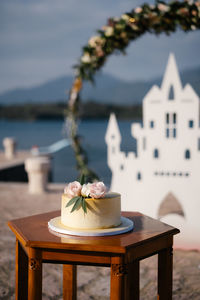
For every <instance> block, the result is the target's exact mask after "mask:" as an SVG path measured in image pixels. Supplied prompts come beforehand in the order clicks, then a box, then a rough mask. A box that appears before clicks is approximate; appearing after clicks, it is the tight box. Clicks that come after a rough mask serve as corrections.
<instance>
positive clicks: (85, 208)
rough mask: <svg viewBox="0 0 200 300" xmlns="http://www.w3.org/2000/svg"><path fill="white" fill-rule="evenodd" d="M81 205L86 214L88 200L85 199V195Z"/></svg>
mask: <svg viewBox="0 0 200 300" xmlns="http://www.w3.org/2000/svg"><path fill="white" fill-rule="evenodd" d="M81 206H82V209H83V211H84V213H85V214H86V213H87V205H86V201H85V198H84V197H82V201H81Z"/></svg>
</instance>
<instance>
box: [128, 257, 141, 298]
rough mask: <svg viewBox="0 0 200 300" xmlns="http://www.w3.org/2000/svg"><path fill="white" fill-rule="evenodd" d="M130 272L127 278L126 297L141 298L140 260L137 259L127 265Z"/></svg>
mask: <svg viewBox="0 0 200 300" xmlns="http://www.w3.org/2000/svg"><path fill="white" fill-rule="evenodd" d="M127 267H128V268H127V270H128V274H127V276H126V280H125V299H126V300H133V299H134V300H139V299H140V262H139V260H135V261H133V262H132V263H130V264H128V265H127Z"/></svg>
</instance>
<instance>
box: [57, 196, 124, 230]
mask: <svg viewBox="0 0 200 300" xmlns="http://www.w3.org/2000/svg"><path fill="white" fill-rule="evenodd" d="M69 200H70V198H69V197H68V196H67V195H66V194H63V195H62V201H61V202H62V203H61V223H62V224H63V225H65V226H67V227H71V228H77V229H98V228H111V227H116V226H118V225H120V224H121V195H120V194H118V193H108V194H106V195H105V197H103V198H99V199H94V198H86V199H85V200H86V204H87V213H85V212H84V211H83V209H82V207H81V206H80V207H79V208H78V209H76V210H74V211H73V212H71V209H72V207H71V206H68V207H66V204H67V203H68V202H69Z"/></svg>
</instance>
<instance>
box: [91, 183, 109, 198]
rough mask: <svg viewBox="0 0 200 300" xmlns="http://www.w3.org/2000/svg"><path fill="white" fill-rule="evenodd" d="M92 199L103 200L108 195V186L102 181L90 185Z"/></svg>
mask: <svg viewBox="0 0 200 300" xmlns="http://www.w3.org/2000/svg"><path fill="white" fill-rule="evenodd" d="M89 188H90V197H92V198H95V199H98V198H103V197H104V196H105V194H106V190H107V189H106V186H105V184H104V183H103V182H102V181H99V182H94V183H91V184H90V187H89Z"/></svg>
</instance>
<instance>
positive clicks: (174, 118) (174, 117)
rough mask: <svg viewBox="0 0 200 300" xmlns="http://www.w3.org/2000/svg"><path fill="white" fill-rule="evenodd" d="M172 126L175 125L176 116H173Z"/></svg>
mask: <svg viewBox="0 0 200 300" xmlns="http://www.w3.org/2000/svg"><path fill="white" fill-rule="evenodd" d="M173 124H176V114H175V113H174V114H173Z"/></svg>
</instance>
